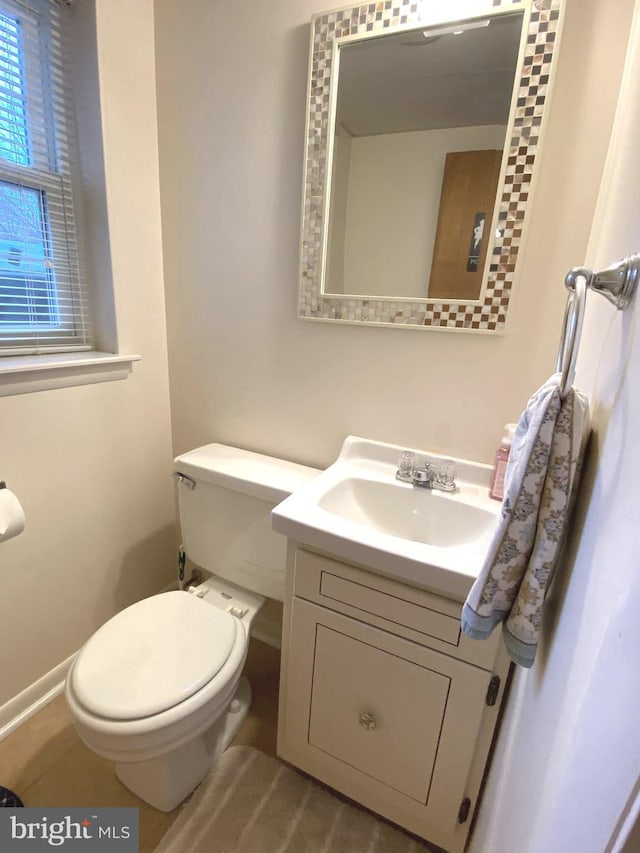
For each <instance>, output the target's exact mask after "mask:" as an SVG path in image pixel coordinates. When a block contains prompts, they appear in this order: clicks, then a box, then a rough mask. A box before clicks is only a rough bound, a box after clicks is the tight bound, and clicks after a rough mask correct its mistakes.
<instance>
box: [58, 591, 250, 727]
mask: <svg viewBox="0 0 640 853" xmlns="http://www.w3.org/2000/svg"><path fill="white" fill-rule="evenodd" d="M236 631H237V621H236V620H235V619H234V618H233V616H231V614H230V613H227V612H226V611H224V610H220V609H219V608H217V607H214V606H212V605H211V604H207V603H206V602H205V601H203V600H202V599H200V598H196V597H195V596H194V595H190V594H188V593H186V592H178V591H176V592H165V593H162V594H161V595H154V596H153V597H152V598H146V599H144V601H139V602H138V603H137V604H132V605H131V607H127V608H126V609H125V610H123V611H121V612H120V613H118V614H116V616H114V617H113V618H112V619H110V620H109V621H108V622H107V623H106V624H105V625H103V626H102V627H101V628H100V629H99V630H98V631H96V633H95V634H94V635H93V637H91V639H90V640H89V641H88V643H87V644H86V645H85V646H84V648H83V649H82V650H81V652H80V654H79V655H78V657H77V659H76V661H75V663H74V666H73V670H72V673H71V687H72V689H73V691H74V693H75V696H76V698H77V700H78V701H79V702H80V703H81V704H82V705H84V707H85V708H86V709H87V710H88V711H90V712H91V713H93V714H97V715H99V716H101V717H106V718H108V719H112V720H139V719H142V718H144V717H149V716H151V715H152V714H159V713H160V712H161V711H166V710H167V709H168V708H172V707H173V706H174V705H177V704H178V703H179V702H183V701H184V700H185V699H188V698H189V696H192V695H193V694H194V693H196V692H197V691H198V690H200V689H201V688H202V687H204V685H205V684H207V683H208V682H209V681H211V679H212V678H213V677H214V676H215V675H216V673H218V672H219V671H220V669H221V668H222V666H223V665H224V664H225V663H226V661H227V660H228V658H229V655H230V653H231V650H232V649H233V646H234V644H235V640H236Z"/></svg>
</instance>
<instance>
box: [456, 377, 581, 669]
mask: <svg viewBox="0 0 640 853" xmlns="http://www.w3.org/2000/svg"><path fill="white" fill-rule="evenodd" d="M559 388H560V375H559V374H555V375H554V376H552V377H551V378H550V379H549V380H547V382H545V384H544V385H543V386H542V387H541V388H540V389H538V391H536V393H535V394H534V395H533V396H532V397H531V399H530V400H529V402H528V404H527V408H526V409H525V411H524V412H523V413H522V415H521V416H520V420H519V421H518V426H517V429H516V434H515V437H514V440H513V444H512V447H511V453H510V455H509V463H508V466H507V473H506V477H505V497H504V501H503V503H502V517H501V519H500V522H499V523H498V526H497V528H496V531H495V533H494V536H493V539H492V541H491V545H490V546H489V550H488V552H487V557H486V560H485V563H484V566H483V568H482V570H481V572H480V574H479V575H478V577H477V579H476V582H475V583H474V585H473V587H472V588H471V591H470V592H469V595H468V596H467V600H466V602H465V604H464V607H463V610H462V630H463V631H464V632H465V634H468V635H469V636H470V637H474V638H475V639H479V640H484V639H486V638H487V637H488V636H489V635H490V634H491V632H492V631H493V629H494V628H495V626H496V625H497V624H498V622H504V626H503V637H504V642H505V645H506V647H507V651H508V652H509V655H510V656H511V657H512V658H513V660H515V661H516V663H519V664H520V665H521V666H526V667H530V666H532V664H533V661H534V659H535V655H536V649H537V646H538V634H539V630H540V624H541V622H542V609H543V605H544V600H545V597H546V594H547V590H548V588H549V584H550V583H551V579H552V577H553V573H554V570H555V566H556V562H557V560H558V556H559V554H560V551H561V547H562V543H563V541H564V535H565V533H566V526H567V520H568V517H569V514H570V511H571V508H572V504H573V497H574V496H575V487H576V484H577V482H578V480H579V475H580V466H581V461H582V455H583V452H584V447H585V444H586V439H587V436H588V433H589V404H588V401H587V398H586V397H585V396H584V395H583V394H581V393H580V392H579V391H576V390H575V389H573V388H571V389H570V390H569V392H568V393H567V395H566V397H565V399H564V400H562V399H561V397H560V390H559Z"/></svg>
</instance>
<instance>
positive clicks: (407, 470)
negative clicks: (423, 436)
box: [396, 450, 416, 483]
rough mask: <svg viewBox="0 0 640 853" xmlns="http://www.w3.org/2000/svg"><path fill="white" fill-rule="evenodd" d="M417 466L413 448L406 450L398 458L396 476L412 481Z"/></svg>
mask: <svg viewBox="0 0 640 853" xmlns="http://www.w3.org/2000/svg"><path fill="white" fill-rule="evenodd" d="M415 466H416V455H415V453H413V452H412V451H411V450H405V452H404V453H403V454H402V456H401V457H400V459H399V460H398V470H397V471H396V477H397V478H398V480H405V481H407V482H408V483H410V482H411V480H412V478H413V472H414V469H415Z"/></svg>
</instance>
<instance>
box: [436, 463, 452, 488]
mask: <svg viewBox="0 0 640 853" xmlns="http://www.w3.org/2000/svg"><path fill="white" fill-rule="evenodd" d="M455 479H456V463H455V462H452V461H451V460H450V459H446V460H445V461H444V462H443V463H442V465H441V466H440V471H439V472H438V480H439V481H440V482H441V483H442V485H443V486H451V485H453V484H454V483H455Z"/></svg>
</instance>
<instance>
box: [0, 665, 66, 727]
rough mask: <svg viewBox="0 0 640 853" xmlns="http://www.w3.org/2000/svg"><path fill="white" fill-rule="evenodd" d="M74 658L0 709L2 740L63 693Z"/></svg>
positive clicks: (48, 673)
mask: <svg viewBox="0 0 640 853" xmlns="http://www.w3.org/2000/svg"><path fill="white" fill-rule="evenodd" d="M74 658H75V654H73V655H71V656H70V657H68V658H67V659H66V660H64V661H62V663H59V664H58V666H56V667H54V668H53V669H52V670H50V671H49V672H47V673H46V675H43V676H42V678H39V679H38V680H37V681H34V682H33V684H30V685H29V687H27V688H25V689H24V690H23V691H22V693H18V695H17V696H14V697H13V699H9V701H8V702H6V703H5V704H4V705H2V707H0V740H3V739H4V738H6V737H7V736H8V735H10V734H11V732H13V731H15V729H17V728H18V726H21V725H22V724H23V723H25V722H26V721H27V720H28V719H29V717H33V715H34V714H37V713H38V711H41V710H42V709H43V708H44V706H45V705H48V704H49V702H52V701H53V700H54V699H55V698H56V696H59V695H60V694H61V693H62V691H63V690H64V681H65V678H66V677H67V673H68V672H69V669H70V668H71V664H72V663H73V659H74Z"/></svg>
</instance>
